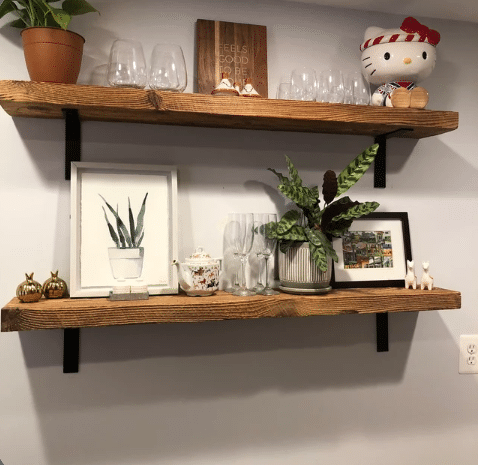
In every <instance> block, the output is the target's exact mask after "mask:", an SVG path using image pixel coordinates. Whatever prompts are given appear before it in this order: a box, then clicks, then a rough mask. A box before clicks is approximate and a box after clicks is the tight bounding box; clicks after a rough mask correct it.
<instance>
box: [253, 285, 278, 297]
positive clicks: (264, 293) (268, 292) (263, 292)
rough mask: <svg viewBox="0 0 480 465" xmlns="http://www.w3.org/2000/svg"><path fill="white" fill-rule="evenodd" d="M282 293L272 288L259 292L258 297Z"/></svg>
mask: <svg viewBox="0 0 480 465" xmlns="http://www.w3.org/2000/svg"><path fill="white" fill-rule="evenodd" d="M278 294H280V292H278V291H276V290H275V289H272V288H271V287H268V288H266V289H264V290H263V291H262V292H259V293H258V295H278Z"/></svg>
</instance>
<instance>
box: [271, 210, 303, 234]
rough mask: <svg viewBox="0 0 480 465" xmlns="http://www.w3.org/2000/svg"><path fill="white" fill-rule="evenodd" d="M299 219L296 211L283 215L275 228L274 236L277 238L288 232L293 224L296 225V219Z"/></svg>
mask: <svg viewBox="0 0 480 465" xmlns="http://www.w3.org/2000/svg"><path fill="white" fill-rule="evenodd" d="M299 218H300V212H299V211H297V210H290V211H288V212H287V213H285V215H283V217H282V219H281V220H280V221H279V222H278V225H277V228H276V231H275V232H276V234H277V235H278V236H282V235H284V234H285V233H286V232H287V231H289V230H290V229H291V228H292V226H293V225H294V224H296V223H297V221H298V219H299Z"/></svg>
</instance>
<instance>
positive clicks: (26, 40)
mask: <svg viewBox="0 0 480 465" xmlns="http://www.w3.org/2000/svg"><path fill="white" fill-rule="evenodd" d="M21 34H22V42H23V51H24V53H25V62H26V64H27V70H28V74H29V75H30V79H31V80H32V81H44V82H62V83H64V84H75V83H76V82H77V79H78V74H79V73H80V66H81V64H82V55H83V44H84V43H85V39H84V38H83V37H82V36H81V35H79V34H76V33H75V32H71V31H65V30H63V29H59V28H54V27H29V28H26V29H24V30H23V31H22V32H21Z"/></svg>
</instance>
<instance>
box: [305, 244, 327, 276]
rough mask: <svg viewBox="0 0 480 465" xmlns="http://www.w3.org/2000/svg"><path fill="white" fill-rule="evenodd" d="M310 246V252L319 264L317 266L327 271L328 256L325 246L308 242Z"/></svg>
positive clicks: (316, 263)
mask: <svg viewBox="0 0 480 465" xmlns="http://www.w3.org/2000/svg"><path fill="white" fill-rule="evenodd" d="M308 246H309V248H310V254H311V256H312V259H313V261H314V262H315V265H317V268H319V269H320V270H322V271H327V269H328V258H327V254H326V252H325V250H324V249H323V247H322V246H320V247H317V246H315V245H314V244H312V243H311V242H309V243H308Z"/></svg>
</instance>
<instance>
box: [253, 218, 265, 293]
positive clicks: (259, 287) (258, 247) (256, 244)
mask: <svg viewBox="0 0 480 465" xmlns="http://www.w3.org/2000/svg"><path fill="white" fill-rule="evenodd" d="M263 215H264V213H255V214H254V216H253V220H254V228H255V229H254V238H253V247H252V251H253V253H254V254H255V256H256V259H257V263H258V273H257V284H255V286H254V287H253V288H252V291H255V292H256V293H257V294H259V293H260V292H261V291H263V290H264V289H265V286H264V285H263V283H262V275H263V273H262V268H263V255H262V253H261V252H262V250H263V240H262V236H261V234H260V227H261V226H262V224H263V223H262V221H263Z"/></svg>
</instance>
